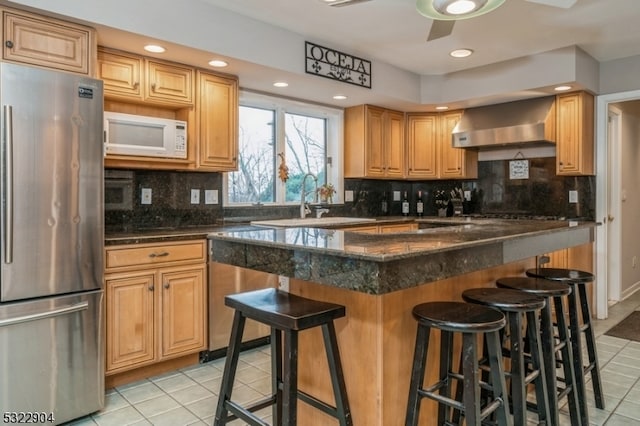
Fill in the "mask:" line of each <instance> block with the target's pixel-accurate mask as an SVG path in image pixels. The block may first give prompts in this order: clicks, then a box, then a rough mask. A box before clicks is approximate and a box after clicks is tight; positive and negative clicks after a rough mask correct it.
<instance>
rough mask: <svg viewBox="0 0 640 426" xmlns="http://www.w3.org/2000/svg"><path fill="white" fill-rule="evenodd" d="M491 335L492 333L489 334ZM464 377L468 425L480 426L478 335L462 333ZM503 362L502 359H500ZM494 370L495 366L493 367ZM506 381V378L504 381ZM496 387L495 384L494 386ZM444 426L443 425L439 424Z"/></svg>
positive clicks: (464, 396)
mask: <svg viewBox="0 0 640 426" xmlns="http://www.w3.org/2000/svg"><path fill="white" fill-rule="evenodd" d="M487 334H491V333H487ZM462 347H463V348H466V349H465V350H463V352H462V375H463V377H464V392H463V396H462V401H463V403H464V407H465V409H464V416H465V418H466V420H467V425H480V421H481V419H482V416H481V413H480V392H479V389H480V379H479V378H478V374H477V371H478V338H477V335H476V334H472V333H462ZM500 362H502V359H500ZM491 367H492V368H493V365H492V366H491ZM502 380H504V377H503V379H502ZM494 386H495V384H494ZM438 424H443V423H438ZM501 424H504V423H501Z"/></svg>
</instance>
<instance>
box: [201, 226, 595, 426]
mask: <svg viewBox="0 0 640 426" xmlns="http://www.w3.org/2000/svg"><path fill="white" fill-rule="evenodd" d="M438 224H439V225H442V224H445V225H450V226H443V227H439V226H438V227H428V226H436V225H438ZM595 225H596V224H595V223H593V222H570V221H520V220H500V219H486V220H484V219H482V220H481V219H478V220H470V221H467V220H466V219H464V218H462V219H455V220H454V219H446V220H445V221H444V223H443V222H441V221H437V220H435V219H434V220H425V221H424V224H423V226H427V227H426V228H424V229H418V230H415V231H410V232H402V233H396V234H358V233H356V232H349V230H348V229H347V230H337V229H319V228H309V227H298V228H275V227H273V228H272V227H264V228H259V227H255V228H252V229H247V230H244V231H237V232H233V231H232V232H216V233H212V234H209V237H208V238H209V240H210V242H211V244H210V253H209V254H210V260H212V261H215V262H220V263H226V264H231V265H235V266H240V267H243V268H248V269H253V270H258V271H263V272H269V273H273V274H278V275H282V276H286V277H289V278H290V280H289V291H290V292H292V293H295V294H298V295H301V296H304V297H309V298H314V299H319V300H326V301H330V302H334V303H340V304H343V305H345V306H346V308H347V316H346V317H345V318H342V319H340V320H338V321H337V322H336V328H337V332H338V339H339V344H340V350H341V355H342V362H343V366H344V370H345V380H346V385H347V391H348V393H349V400H350V403H351V406H352V412H353V418H354V422H355V424H356V425H381V426H382V425H385V426H386V425H400V424H403V423H404V414H405V410H406V403H407V401H406V400H407V395H408V384H409V376H410V371H411V363H412V354H413V346H414V340H415V331H416V322H415V320H414V319H413V317H412V315H411V309H412V307H413V306H414V305H416V304H418V303H423V302H426V301H433V300H461V298H460V294H461V293H462V292H463V291H464V290H465V289H467V288H472V287H480V286H492V285H494V282H495V280H496V279H497V278H499V277H501V276H506V275H521V274H523V273H524V271H525V270H526V269H527V268H531V267H535V265H536V257H537V256H539V255H542V254H546V253H550V252H554V251H557V250H563V249H567V248H572V250H574V251H576V252H577V253H579V256H578V258H580V259H585V263H584V264H581V265H579V266H581V267H583V268H586V267H585V266H584V265H589V266H588V268H586V269H590V263H591V256H592V253H591V243H592V241H593V237H594V227H595ZM587 260H588V262H587ZM572 266H574V265H572ZM576 267H577V266H576ZM300 341H301V343H300V350H299V355H300V373H299V380H300V388H301V389H303V390H305V391H307V392H310V393H312V394H314V395H315V396H317V397H319V398H324V399H327V400H329V401H331V400H332V396H331V395H332V391H331V386H330V383H329V380H328V377H329V376H328V372H327V365H326V360H325V358H324V351H323V349H322V338H321V335H320V333H319V332H318V333H316V332H315V330H310V331H309V332H305V333H302V334H301V336H300ZM438 350H439V348H438V347H437V345H430V348H429V357H434V356H435V355H436V354H437V353H438V352H437V351H438ZM431 359H435V358H431ZM434 373H435V369H434V368H431V370H430V371H429V372H428V374H427V376H428V380H429V381H433V379H434V377H435V375H434ZM299 409H300V416H301V417H300V418H301V419H303V420H304V424H306V425H326V424H334V421H333V420H332V419H331V418H330V417H327V416H326V415H324V414H323V413H321V412H318V411H317V410H313V409H311V408H309V407H307V406H306V405H305V404H304V403H300V404H299ZM434 413H435V411H434V404H433V403H432V402H430V401H428V400H424V401H423V410H422V412H421V423H420V424H423V425H429V424H433V422H432V421H431V420H432V419H433V418H434Z"/></svg>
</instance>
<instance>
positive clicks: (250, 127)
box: [225, 91, 343, 206]
mask: <svg viewBox="0 0 640 426" xmlns="http://www.w3.org/2000/svg"><path fill="white" fill-rule="evenodd" d="M239 112H240V114H239V123H240V126H239V127H240V128H239V150H238V151H239V155H238V170H237V171H235V172H230V173H227V174H226V175H225V182H226V184H225V188H226V191H225V204H226V205H227V206H246V205H257V204H270V205H284V204H298V203H300V195H301V194H300V192H301V189H302V187H301V185H302V180H303V178H304V176H305V174H307V173H313V174H314V175H315V176H317V178H318V185H322V184H324V183H330V184H333V185H334V187H335V188H336V191H337V192H336V194H335V196H334V198H333V201H334V202H341V200H342V195H341V194H342V178H343V174H342V169H343V167H342V155H341V152H342V125H343V123H342V121H343V113H342V110H339V109H334V108H330V107H326V106H319V105H314V104H308V103H304V102H301V101H293V100H289V99H283V98H277V97H272V96H267V95H262V94H256V93H252V92H246V91H243V92H241V95H240V111H239ZM285 166H286V169H287V172H286V173H285ZM285 176H286V177H287V179H286V181H285V180H284V179H283V177H285ZM306 188H307V192H309V191H311V189H312V179H307V186H306ZM309 199H311V196H310V198H309Z"/></svg>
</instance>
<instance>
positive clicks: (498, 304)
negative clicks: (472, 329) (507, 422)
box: [462, 288, 549, 426]
mask: <svg viewBox="0 0 640 426" xmlns="http://www.w3.org/2000/svg"><path fill="white" fill-rule="evenodd" d="M462 299H464V301H465V302H469V303H477V304H480V305H484V306H489V307H491V308H495V309H499V310H500V311H501V312H502V313H504V314H505V316H506V318H507V326H506V327H505V331H506V332H507V333H508V338H509V339H508V341H509V344H508V346H507V347H506V348H504V349H503V354H504V355H505V356H506V357H507V358H509V362H510V371H509V372H508V373H506V375H507V377H508V378H509V379H510V382H509V385H510V389H511V391H510V395H509V396H510V398H511V400H510V401H511V407H512V410H511V411H512V414H513V423H514V425H516V426H526V425H527V386H528V385H529V384H530V383H534V384H535V391H536V402H537V404H536V407H535V408H536V410H535V411H536V413H537V414H538V422H540V423H542V422H544V423H543V424H547V422H548V419H549V407H548V403H547V381H546V378H545V371H544V363H543V362H542V343H541V341H540V324H539V317H540V312H541V310H542V309H543V308H544V306H545V304H546V302H545V299H543V298H541V297H538V296H535V295H531V294H527V293H524V292H522V291H519V290H512V289H506V288H474V289H470V290H466V291H464V292H463V293H462ZM525 326H526V329H527V333H526V335H524V334H523V329H524V327H525ZM525 340H526V342H525ZM525 346H528V348H529V351H530V354H529V355H527V354H525ZM528 364H531V368H530V369H527V368H526V366H527V365H528Z"/></svg>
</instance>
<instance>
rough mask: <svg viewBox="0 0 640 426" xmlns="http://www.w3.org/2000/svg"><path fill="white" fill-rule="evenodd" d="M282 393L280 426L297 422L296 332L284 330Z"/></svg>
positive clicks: (290, 425)
mask: <svg viewBox="0 0 640 426" xmlns="http://www.w3.org/2000/svg"><path fill="white" fill-rule="evenodd" d="M282 333H283V334H284V347H285V349H286V350H285V353H284V363H283V368H282V370H283V379H284V391H283V398H282V411H283V413H282V426H295V425H296V424H297V422H298V332H297V331H295V330H284V331H283V332H282Z"/></svg>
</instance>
